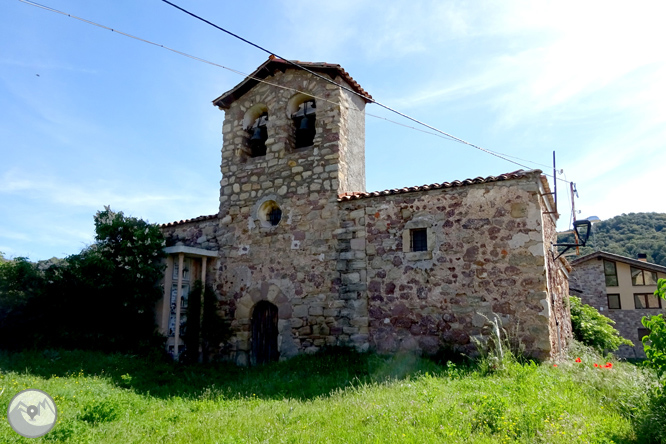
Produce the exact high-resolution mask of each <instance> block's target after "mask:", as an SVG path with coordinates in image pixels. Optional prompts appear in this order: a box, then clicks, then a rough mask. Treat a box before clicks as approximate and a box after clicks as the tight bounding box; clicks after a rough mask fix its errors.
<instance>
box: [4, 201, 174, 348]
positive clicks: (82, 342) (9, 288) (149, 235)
mask: <svg viewBox="0 0 666 444" xmlns="http://www.w3.org/2000/svg"><path fill="white" fill-rule="evenodd" d="M94 220H95V232H96V236H95V243H94V244H92V245H91V246H89V247H87V248H86V249H84V250H83V251H82V252H81V253H79V254H75V255H72V256H69V257H67V259H66V260H64V261H49V263H48V264H41V265H42V266H41V268H40V265H35V264H32V263H30V262H28V261H27V260H26V259H22V258H19V259H17V260H14V261H10V262H2V263H0V346H2V347H5V348H14V349H16V348H19V349H21V348H33V347H37V348H48V347H64V348H70V349H72V348H84V349H98V350H108V351H125V352H126V351H140V350H146V349H148V348H151V346H154V345H157V344H158V343H161V339H160V337H159V336H158V335H157V334H156V328H155V327H156V326H155V314H154V309H155V303H156V302H157V301H158V300H159V298H160V297H161V291H160V289H159V288H158V287H157V285H156V284H157V282H159V280H160V278H161V277H162V272H163V264H162V258H163V257H164V252H163V250H162V248H163V245H164V238H163V236H162V233H161V232H160V230H159V228H158V227H157V226H156V225H151V224H149V223H147V222H145V221H143V220H141V219H137V218H134V217H126V216H124V215H123V213H122V212H118V213H115V212H113V211H111V209H110V208H109V207H105V209H104V211H99V212H97V214H96V215H95V217H94ZM17 331H21V334H16V332H17Z"/></svg>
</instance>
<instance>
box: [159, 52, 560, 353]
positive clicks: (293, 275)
mask: <svg viewBox="0 0 666 444" xmlns="http://www.w3.org/2000/svg"><path fill="white" fill-rule="evenodd" d="M298 64H299V65H300V66H301V67H304V68H305V69H302V68H299V67H296V66H294V65H293V64H291V63H289V62H287V61H285V60H281V59H278V58H275V57H271V58H269V59H268V60H267V61H266V62H264V63H263V64H262V65H261V66H259V67H258V68H257V69H256V71H254V72H253V73H252V74H251V75H250V76H248V77H247V78H246V79H245V80H243V81H242V82H241V83H239V84H238V85H236V86H235V87H234V88H232V89H231V90H229V91H227V92H226V93H224V94H222V95H221V96H219V97H218V98H216V99H215V100H214V101H213V104H214V105H215V106H217V107H218V108H219V109H221V110H223V111H224V113H225V118H224V123H223V125H222V132H223V137H224V142H223V146H222V166H221V170H222V180H221V182H220V207H219V212H218V213H217V214H214V215H210V216H201V217H197V218H194V219H187V220H181V221H178V222H173V223H168V224H164V225H162V230H163V232H164V234H165V236H166V237H167V248H166V251H167V253H168V261H167V269H166V274H165V279H164V299H163V300H162V301H161V302H160V303H159V304H158V307H157V321H158V325H159V326H160V328H161V331H162V332H163V333H164V334H165V335H167V336H168V347H169V349H170V350H171V351H172V352H173V353H174V354H175V355H178V353H180V351H182V349H183V344H184V343H183V334H186V333H185V332H184V331H183V325H185V324H184V322H185V319H186V316H187V302H188V299H189V291H190V288H191V285H192V284H193V282H194V281H195V280H197V279H201V280H202V281H203V282H206V283H207V284H208V285H210V286H211V287H212V288H213V289H214V290H215V293H216V296H217V299H218V310H219V311H218V313H219V314H220V316H222V317H223V318H225V319H226V320H227V321H228V323H229V325H230V328H231V337H230V339H229V340H228V341H225V342H224V343H221V344H220V348H219V351H220V354H221V355H222V356H223V357H224V358H226V359H230V360H233V361H235V362H236V363H238V364H239V365H251V364H257V363H263V362H267V361H272V360H277V359H285V358H289V357H291V356H294V355H297V354H299V353H311V352H315V351H317V350H319V349H320V348H322V347H325V346H333V345H340V346H350V347H354V348H356V349H358V350H361V351H364V350H374V351H377V352H380V353H392V352H397V351H401V350H406V351H414V352H417V353H426V354H432V353H436V352H437V351H438V350H440V349H441V348H442V347H448V348H454V349H457V350H460V351H462V352H468V353H469V352H473V350H474V339H479V340H481V341H483V340H484V338H487V337H488V334H489V331H490V327H491V324H490V322H489V319H490V320H492V319H495V316H497V317H498V318H499V319H501V321H502V323H503V325H504V327H505V328H506V330H507V331H509V332H510V333H511V335H512V336H513V338H514V339H516V340H520V342H521V343H522V344H523V345H524V347H525V349H526V351H527V353H528V354H530V355H531V356H533V357H536V358H542V359H543V358H548V357H550V356H554V355H557V354H558V353H560V352H561V351H562V350H563V349H564V348H565V347H566V344H567V342H568V340H569V339H570V338H571V322H570V317H569V310H568V306H567V303H566V296H567V295H568V273H569V271H570V268H568V265H567V263H566V262H565V261H564V260H560V259H557V260H556V259H555V258H554V255H553V253H552V247H551V244H552V243H553V242H555V236H556V233H555V221H556V217H557V213H556V209H555V208H554V200H553V196H552V193H551V192H550V188H549V185H548V181H547V180H546V177H545V176H544V175H542V173H541V172H540V171H538V170H533V171H522V170H521V171H516V172H513V173H508V174H502V175H498V176H491V177H486V178H481V177H478V178H475V179H467V180H462V181H458V180H456V181H452V182H443V183H435V184H431V185H422V186H414V187H409V188H400V189H392V190H385V191H378V192H366V190H365V106H366V104H368V103H371V102H372V97H371V96H370V94H368V93H367V92H366V91H365V90H364V89H363V88H362V87H361V86H360V85H359V84H358V83H357V82H356V81H355V80H354V79H353V78H352V77H351V76H350V75H349V73H347V72H346V71H345V70H344V69H343V68H342V67H340V66H339V65H334V64H328V63H305V62H298ZM197 297H198V296H197Z"/></svg>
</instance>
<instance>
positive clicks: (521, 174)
mask: <svg viewBox="0 0 666 444" xmlns="http://www.w3.org/2000/svg"><path fill="white" fill-rule="evenodd" d="M534 174H541V170H529V171H525V170H518V171H514V172H512V173H506V174H500V175H499V176H488V177H485V178H484V177H477V178H474V179H465V180H462V181H461V180H454V181H453V182H442V183H433V184H430V185H421V186H415V187H405V188H394V189H391V190H383V191H371V192H356V193H346V194H341V195H339V196H338V201H339V202H346V201H349V200H356V199H364V198H367V197H377V196H390V195H392V194H403V193H413V192H417V191H429V190H438V189H443V188H457V187H463V186H466V185H474V184H479V183H491V182H501V181H504V180H511V179H522V178H525V177H529V176H531V175H534Z"/></svg>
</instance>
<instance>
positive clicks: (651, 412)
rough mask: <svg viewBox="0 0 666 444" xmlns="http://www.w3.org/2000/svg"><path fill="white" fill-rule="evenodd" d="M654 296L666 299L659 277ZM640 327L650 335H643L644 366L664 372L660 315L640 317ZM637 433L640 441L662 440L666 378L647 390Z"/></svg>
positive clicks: (665, 282) (665, 283)
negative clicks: (641, 324)
mask: <svg viewBox="0 0 666 444" xmlns="http://www.w3.org/2000/svg"><path fill="white" fill-rule="evenodd" d="M654 294H655V295H657V296H659V297H661V298H662V299H666V279H659V282H658V285H657V290H656V291H655V292H654ZM641 322H642V323H643V326H644V327H645V328H647V329H649V330H650V334H648V335H647V336H645V337H644V338H643V348H644V349H645V356H646V357H647V359H646V360H645V366H646V367H649V368H651V369H654V370H655V372H656V374H657V378H659V379H661V378H662V377H663V375H664V373H666V320H664V315H663V314H660V315H657V316H644V317H643V319H642V320H641ZM638 434H639V437H640V438H641V442H646V443H666V381H664V380H663V379H662V382H661V384H660V386H658V387H654V388H653V389H652V390H650V391H649V401H648V407H647V408H646V409H645V410H644V411H643V415H642V417H640V421H639V427H638Z"/></svg>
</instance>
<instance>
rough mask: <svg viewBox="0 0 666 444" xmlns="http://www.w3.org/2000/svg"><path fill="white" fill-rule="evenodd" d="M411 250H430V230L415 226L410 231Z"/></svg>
mask: <svg viewBox="0 0 666 444" xmlns="http://www.w3.org/2000/svg"><path fill="white" fill-rule="evenodd" d="M409 249H410V251H428V230H427V229H426V228H414V229H412V230H410V231H409Z"/></svg>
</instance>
